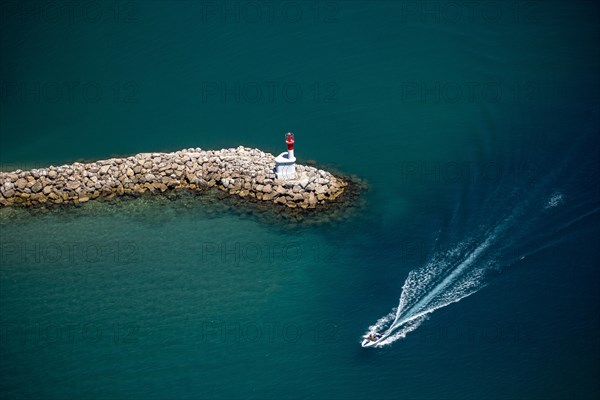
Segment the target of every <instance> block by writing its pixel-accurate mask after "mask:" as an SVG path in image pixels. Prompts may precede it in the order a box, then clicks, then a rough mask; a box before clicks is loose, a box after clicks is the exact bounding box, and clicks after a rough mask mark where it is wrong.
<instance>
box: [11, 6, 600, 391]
mask: <svg viewBox="0 0 600 400" xmlns="http://www.w3.org/2000/svg"><path fill="white" fill-rule="evenodd" d="M434 3H435V2H434ZM517 3H518V4H521V5H523V3H520V2H517ZM517 3H515V2H507V3H506V4H507V5H506V7H512V5H514V4H517ZM96 4H98V5H99V6H100V7H103V4H104V3H96ZM132 4H133V3H132ZM202 4H203V2H174V3H167V2H148V3H146V2H144V3H135V5H137V8H135V12H136V13H137V14H136V20H135V22H130V23H121V22H117V23H115V22H114V21H112V20H111V21H105V20H103V21H100V22H99V23H96V24H92V23H89V22H88V21H83V20H76V21H75V22H74V23H73V24H69V23H56V22H54V23H48V21H45V22H44V23H36V22H35V21H34V22H31V21H29V22H28V20H27V19H25V20H22V19H18V18H17V19H16V20H13V19H11V20H10V21H6V23H4V21H3V23H2V24H0V35H1V36H2V43H0V46H1V47H2V54H3V57H2V63H0V72H1V73H2V77H3V79H6V80H8V81H15V82H24V83H25V84H30V85H31V84H33V83H35V82H40V84H42V85H43V84H45V83H49V82H50V83H51V82H72V81H77V82H80V83H81V85H84V84H85V83H87V82H94V83H97V84H99V85H101V86H102V88H103V96H102V98H101V99H100V101H97V102H89V101H84V100H82V97H81V96H78V97H76V98H75V100H74V101H73V102H70V101H69V100H68V98H66V97H63V98H62V99H61V100H60V101H59V102H56V103H51V102H47V101H43V100H40V101H39V102H34V101H31V99H30V98H29V99H28V98H27V97H25V98H18V97H17V98H16V99H15V98H14V97H10V98H9V99H7V101H5V102H4V103H2V106H1V107H0V121H2V127H1V135H0V163H2V168H0V169H1V170H7V169H17V168H20V169H27V168H31V167H42V166H46V165H50V164H54V165H62V164H65V163H71V162H74V161H76V160H80V159H85V160H97V159H107V158H110V157H112V156H114V155H120V156H123V155H131V154H136V153H140V152H166V151H175V150H178V149H182V148H190V147H201V148H202V149H220V148H230V147H237V146H239V145H243V146H247V147H252V148H259V149H261V150H264V151H268V152H270V153H272V154H279V153H280V152H281V151H284V150H285V147H284V142H283V140H284V136H283V135H284V133H285V132H287V131H293V132H294V133H295V138H296V148H295V152H296V156H297V157H298V158H299V162H301V163H306V164H308V160H315V161H316V162H317V163H318V165H322V166H323V168H324V169H326V170H329V171H332V172H334V171H336V170H337V171H341V173H342V174H348V175H351V174H355V175H357V176H359V177H361V178H364V179H366V180H367V181H368V182H369V190H368V191H366V192H365V193H364V194H363V195H362V198H363V199H364V205H362V206H361V207H360V208H359V211H358V212H357V213H355V214H353V215H351V216H350V217H348V218H343V219H339V220H336V221H335V222H331V221H328V222H325V223H319V224H309V223H289V221H287V220H286V219H283V218H282V219H273V218H270V217H266V216H263V217H261V213H257V212H256V211H252V209H248V208H245V207H239V206H238V205H235V204H233V203H229V202H226V201H225V202H223V201H216V199H212V198H208V197H207V198H203V197H202V196H189V197H187V196H182V197H177V198H176V199H170V198H168V197H165V196H155V197H141V198H137V199H124V200H115V201H112V202H89V203H86V204H84V205H82V206H81V207H72V208H64V209H63V208H56V209H50V210H23V209H1V210H0V239H1V243H0V329H1V330H0V398H7V399H13V398H32V397H35V398H56V399H64V398H80V397H88V398H109V399H121V398H135V399H149V398H150V399H151V398H160V399H164V398H194V399H196V398H214V399H230V398H255V399H286V398H313V399H320V398H335V399H346V398H350V399H364V398H373V399H384V398H385V399H397V398H452V399H454V398H461V399H462V398H472V399H476V398H489V397H494V398H503V399H513V398H533V399H553V398H554V399H564V398H598V395H599V393H600V387H599V384H598V380H597V378H596V377H597V376H598V373H599V372H600V371H599V357H600V356H599V354H598V351H597V349H598V345H599V339H598V335H597V326H598V325H599V324H600V321H599V318H598V316H599V315H600V312H598V311H599V310H598V304H600V298H599V294H598V290H597V287H598V282H599V279H600V276H599V268H598V267H599V265H600V264H599V257H600V255H599V253H598V248H597V243H598V239H599V238H600V232H599V228H598V227H599V226H600V221H599V213H598V208H599V207H600V195H599V193H598V187H600V184H599V183H600V182H599V181H598V179H599V178H598V177H599V176H600V173H599V171H598V168H599V167H598V165H599V164H600V163H599V162H598V161H599V155H598V152H597V136H598V132H599V131H600V108H599V107H598V104H599V98H598V93H600V90H598V87H599V86H600V85H599V84H600V82H599V77H598V74H597V71H598V69H599V67H600V60H599V59H598V42H597V39H592V38H597V37H598V31H599V28H598V21H597V12H596V11H597V9H595V8H594V6H593V5H592V4H591V3H588V2H566V1H554V2H544V3H542V2H528V3H527V7H525V6H524V7H525V8H522V9H521V11H520V12H517V13H515V12H514V10H513V9H510V8H504V9H502V11H503V12H502V14H501V17H500V19H499V20H498V21H496V22H494V21H489V20H481V19H477V18H476V19H475V20H469V19H464V18H462V19H458V20H452V21H450V20H449V19H448V18H443V17H442V18H440V20H439V21H436V20H433V21H432V19H431V18H429V17H427V16H426V18H425V20H424V22H423V20H422V19H421V18H420V17H419V16H417V17H413V16H412V14H406V6H407V3H405V2H390V1H381V2H369V3H366V2H359V1H352V2H336V4H337V6H338V11H337V14H336V18H337V20H336V22H331V23H324V22H323V23H320V22H315V21H314V15H315V14H314V9H313V8H304V9H303V10H304V13H303V14H302V15H303V18H302V19H301V20H300V21H298V22H297V23H290V22H288V21H282V20H281V19H278V20H276V21H275V22H273V23H269V22H264V23H247V22H243V20H242V21H241V22H240V23H221V22H219V21H214V20H213V21H212V22H211V21H210V20H209V21H208V22H207V23H204V22H203V21H202V18H201V15H202V14H201V13H202ZM257 4H258V3H257ZM298 4H301V5H302V7H312V6H313V5H315V4H317V3H314V4H313V3H311V2H302V3H298ZM305 4H306V6H305ZM318 4H320V6H322V7H329V6H327V5H326V4H324V3H318ZM498 4H500V3H498ZM502 4H505V3H502ZM411 5H412V4H410V5H408V6H411ZM431 5H432V7H433V9H434V10H435V7H436V5H435V4H432V3H431ZM403 7H404V8H403ZM503 7H504V6H503ZM403 10H404V12H405V14H402V13H403ZM467 11H468V10H466V9H465V10H463V12H464V15H467V14H466V13H467ZM128 12H132V10H129V9H128ZM323 12H324V14H323V13H321V14H319V15H318V16H319V18H325V17H328V16H331V13H332V12H333V9H330V8H327V9H325V10H323ZM532 13H533V14H532ZM0 15H1V16H2V18H5V17H4V15H5V14H0ZM103 15H112V14H110V13H108V11H107V12H106V13H103ZM515 15H518V16H520V17H521V18H518V19H515V18H514V17H515ZM532 16H533V17H534V18H533V17H532ZM321 21H322V20H321ZM237 82H240V85H243V84H245V83H252V82H258V83H262V82H277V83H279V86H278V87H279V88H281V87H283V86H284V85H285V84H289V83H290V82H291V83H294V84H296V85H297V86H300V87H301V88H302V93H303V95H302V97H301V98H300V99H299V100H298V101H289V98H288V99H285V98H284V97H283V95H282V93H281V92H280V91H278V92H276V93H275V97H274V98H273V101H271V100H269V98H268V97H265V96H266V94H264V95H263V97H262V98H261V99H259V101H256V102H250V101H246V100H245V99H244V97H243V96H240V101H239V102H235V101H229V100H227V98H226V99H225V100H222V99H221V96H220V92H218V93H217V94H216V95H206V96H204V97H203V92H202V88H203V84H204V85H205V86H204V87H206V84H207V83H208V84H209V85H213V84H216V85H217V88H219V85H220V84H221V83H224V84H225V85H227V88H233V87H235V84H236V83H237ZM469 82H476V83H478V84H479V86H469ZM436 83H439V87H440V91H438V93H437V94H435V95H431V94H430V91H428V90H429V89H431V88H434V89H433V90H435V87H436ZM490 83H491V84H492V86H493V88H496V87H500V88H501V92H502V97H501V98H500V100H499V101H495V100H494V99H492V101H490V98H489V97H485V96H486V95H490V94H489V93H488V94H484V93H483V92H482V91H475V92H474V94H475V97H474V98H473V99H470V98H469V97H468V95H467V93H468V88H469V87H471V88H473V87H475V88H476V87H479V88H483V87H488V88H489V87H490V86H489V85H490ZM131 85H134V86H131ZM423 85H424V86H423ZM456 85H458V87H460V88H461V89H462V91H461V92H460V93H462V95H461V96H459V97H458V100H456V93H455V92H450V90H451V89H453V88H456ZM486 85H488V86H486ZM212 87H213V86H211V88H212ZM115 88H119V89H120V91H119V94H120V95H121V96H120V97H117V100H116V101H115V96H114V94H115V92H114V90H115ZM132 88H134V89H135V90H134V89H132ZM441 88H445V90H446V91H442V89H441ZM493 88H492V89H493ZM492 89H490V90H492ZM265 90H266V89H265ZM263 93H267V92H266V91H264V92H263ZM428 93H429V94H428ZM5 94H6V93H5ZM204 94H206V93H204ZM6 95H7V96H8V95H9V94H6ZM10 96H12V95H10ZM17 96H18V95H17ZM123 96H127V99H129V100H131V99H134V100H136V101H134V102H130V101H124V99H125V97H123ZM453 96H454V97H453ZM9 100H10V101H9ZM325 100H327V101H325ZM330 100H332V101H330ZM524 204H525V206H524ZM521 206H523V207H521ZM520 207H521V208H520ZM522 209H525V210H526V211H529V212H528V213H523V212H521V210H522ZM248 210H249V211H248ZM505 216H508V217H509V218H507V219H506V220H510V221H511V223H510V224H508V223H507V225H510V226H509V227H508V228H506V231H507V232H511V233H514V235H513V236H511V235H504V236H501V239H502V240H490V241H489V242H486V239H488V238H490V237H491V236H492V235H486V234H485V233H489V232H493V228H494V227H495V226H496V224H497V222H498V221H504V220H505V219H502V217H505ZM510 217H512V220H511V219H510ZM473 243H475V244H481V243H490V244H489V247H487V249H488V251H489V252H490V257H489V259H486V260H485V261H486V262H488V261H489V262H491V261H494V262H495V265H494V266H493V267H490V269H489V270H487V271H486V274H485V279H486V280H485V286H484V287H481V288H478V289H479V290H478V291H477V292H476V293H474V294H472V295H471V296H469V297H467V298H465V299H463V300H461V301H460V302H457V303H453V304H451V305H449V306H447V307H443V308H440V309H438V310H437V311H435V312H434V313H432V314H431V315H430V316H429V319H428V320H427V321H425V322H423V324H422V325H421V326H419V328H418V329H416V330H415V331H413V332H411V333H409V334H407V335H406V337H405V338H404V339H402V340H398V341H396V342H394V343H393V344H392V345H391V346H389V347H385V348H382V349H363V348H361V347H360V337H361V335H363V334H364V333H365V331H366V330H367V328H368V327H369V326H370V325H372V324H373V323H375V322H376V321H377V319H379V318H380V317H381V316H385V315H386V314H388V313H389V312H390V311H391V310H392V309H393V308H394V307H396V306H397V305H398V300H399V298H400V295H401V292H402V287H403V285H404V284H405V282H406V279H407V277H408V276H409V273H410V271H413V270H415V269H416V268H419V267H422V266H425V265H428V261H429V260H431V259H434V257H433V256H436V255H437V256H438V257H439V256H441V255H446V254H448V257H447V258H444V257H441V259H442V260H443V261H444V262H447V263H449V262H450V261H452V262H454V261H456V260H455V258H452V257H455V256H454V255H451V254H450V253H452V250H455V249H456V248H459V249H460V248H461V245H462V246H463V247H468V246H470V245H471V244H473ZM505 248H509V249H511V252H510V253H509V254H507V252H504V250H505ZM501 250H502V251H501ZM457 253H460V252H455V253H454V254H457ZM460 261H464V260H460Z"/></svg>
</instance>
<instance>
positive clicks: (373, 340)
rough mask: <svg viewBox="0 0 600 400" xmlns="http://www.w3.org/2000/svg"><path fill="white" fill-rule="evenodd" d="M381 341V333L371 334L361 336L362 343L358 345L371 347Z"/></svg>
mask: <svg viewBox="0 0 600 400" xmlns="http://www.w3.org/2000/svg"><path fill="white" fill-rule="evenodd" d="M381 339H383V335H382V334H381V333H377V332H372V333H369V334H368V335H365V336H363V341H362V343H361V344H360V345H361V346H362V347H373V346H375V345H376V344H377V343H379V342H380V341H381Z"/></svg>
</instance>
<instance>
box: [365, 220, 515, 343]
mask: <svg viewBox="0 0 600 400" xmlns="http://www.w3.org/2000/svg"><path fill="white" fill-rule="evenodd" d="M513 218H514V214H513V216H512V217H509V218H506V219H504V221H503V222H502V223H501V224H499V225H498V226H497V227H496V228H495V229H493V230H492V231H491V232H488V233H487V235H486V236H487V238H486V239H485V240H484V241H483V242H482V243H480V244H478V245H473V244H472V242H473V241H465V242H464V243H461V244H459V245H458V246H455V248H454V249H453V250H451V251H449V252H446V253H444V254H438V255H437V256H436V257H434V258H433V259H432V260H431V261H430V262H428V263H427V264H425V265H424V266H423V267H421V268H419V269H416V270H413V271H411V272H410V273H409V274H408V277H407V278H406V281H405V282H404V285H403V287H402V294H401V295H400V301H399V304H398V307H397V308H396V309H394V310H392V312H391V313H389V314H387V315H386V316H384V317H382V318H380V319H379V320H378V321H377V322H376V323H375V324H374V325H372V326H370V327H369V330H368V332H367V333H366V334H365V336H366V335H369V334H371V333H375V332H378V333H381V334H382V335H383V336H382V338H381V339H380V340H379V342H378V343H377V344H375V345H374V346H375V347H382V346H386V345H389V344H391V343H393V342H395V341H396V340H398V339H401V338H404V337H406V335H407V334H408V333H410V332H412V331H414V330H415V329H417V328H418V327H419V325H421V324H422V323H423V322H424V321H425V320H426V319H427V318H428V315H429V314H431V313H432V312H434V311H435V310H438V309H440V308H442V307H445V306H447V305H449V304H452V303H456V302H458V301H460V300H462V299H464V298H466V297H468V296H470V295H471V294H473V293H475V292H477V291H478V290H479V289H481V288H482V287H483V286H484V283H483V276H484V272H485V270H486V269H487V268H488V267H489V266H490V265H491V262H490V260H488V259H486V258H485V257H484V256H485V253H486V251H487V250H488V249H489V248H490V246H491V245H492V244H493V243H494V242H495V241H496V239H497V237H498V236H499V235H500V234H501V233H502V232H503V231H504V230H505V227H506V226H507V224H509V223H510V221H511V220H512V219H513Z"/></svg>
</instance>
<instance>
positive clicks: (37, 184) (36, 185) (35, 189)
mask: <svg viewBox="0 0 600 400" xmlns="http://www.w3.org/2000/svg"><path fill="white" fill-rule="evenodd" d="M43 188H44V186H43V185H42V183H41V182H40V181H36V182H35V183H34V184H33V186H32V187H31V191H32V192H33V193H38V192H40V191H41V190H42V189H43Z"/></svg>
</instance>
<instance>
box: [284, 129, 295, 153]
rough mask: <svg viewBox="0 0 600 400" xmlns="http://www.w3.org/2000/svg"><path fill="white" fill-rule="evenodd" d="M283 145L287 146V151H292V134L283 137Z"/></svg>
mask: <svg viewBox="0 0 600 400" xmlns="http://www.w3.org/2000/svg"><path fill="white" fill-rule="evenodd" d="M285 144H287V147H288V150H294V134H293V133H292V132H288V133H287V134H286V135H285Z"/></svg>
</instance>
